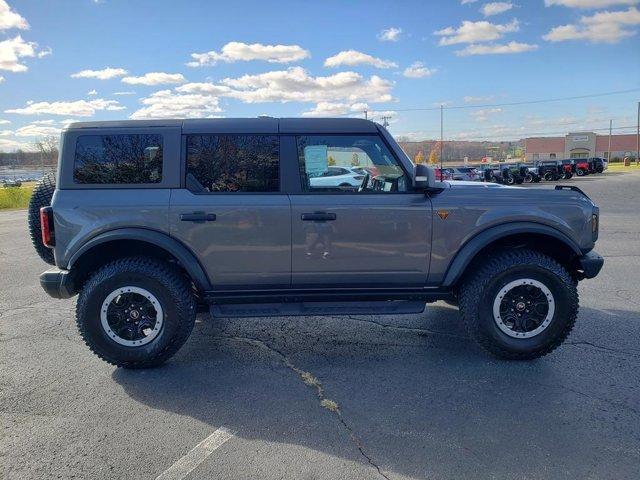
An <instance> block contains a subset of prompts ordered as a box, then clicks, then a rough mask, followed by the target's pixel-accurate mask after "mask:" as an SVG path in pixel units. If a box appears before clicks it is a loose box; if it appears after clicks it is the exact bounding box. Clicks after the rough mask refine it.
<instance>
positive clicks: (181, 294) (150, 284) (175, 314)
mask: <svg viewBox="0 0 640 480" xmlns="http://www.w3.org/2000/svg"><path fill="white" fill-rule="evenodd" d="M123 286H135V287H140V288H144V289H146V290H147V291H149V292H151V293H152V294H153V295H154V296H155V297H156V298H157V299H158V301H159V302H160V305H161V307H162V310H163V325H162V330H161V331H160V333H159V334H158V336H157V337H156V338H154V339H153V340H152V341H151V342H150V343H147V344H146V345H140V346H135V347H130V346H124V345H120V344H118V343H116V342H115V341H114V340H112V339H111V338H109V336H108V335H107V332H106V331H105V330H104V328H103V327H102V324H101V321H100V309H101V306H102V303H103V301H104V300H105V298H107V296H108V295H109V294H110V293H111V292H113V291H114V290H116V289H117V288H119V287H123ZM195 317H196V302H195V299H194V295H193V293H192V289H191V285H190V282H189V281H188V280H187V279H186V278H185V277H184V276H183V275H182V274H181V273H180V271H179V270H178V269H177V268H175V267H174V266H172V265H171V264H169V263H167V262H163V261H160V260H155V259H152V258H147V257H129V258H122V259H118V260H115V261H113V262H110V263H108V264H106V265H104V266H103V267H102V268H100V269H99V270H97V271H96V272H95V273H94V274H93V275H92V276H91V277H90V278H89V280H88V281H87V282H86V283H85V285H84V287H83V288H82V291H81V292H80V295H79V297H78V303H77V305H76V323H77V325H78V330H79V332H80V335H81V336H82V339H83V340H84V342H85V343H86V344H87V345H88V346H89V348H90V349H91V351H92V352H93V353H95V354H96V355H97V356H98V357H100V358H101V359H102V360H104V361H105V362H108V363H110V364H112V365H115V366H117V367H124V368H148V367H155V366H158V365H160V364H161V363H163V362H164V361H165V360H167V359H168V358H170V357H171V356H172V355H174V354H175V353H176V352H177V351H178V349H179V348H180V347H181V346H182V345H183V344H184V342H185V341H186V340H187V338H189V335H190V334H191V330H192V329H193V325H194V323H195Z"/></svg>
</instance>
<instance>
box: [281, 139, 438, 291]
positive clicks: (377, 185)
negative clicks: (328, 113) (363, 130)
mask: <svg viewBox="0 0 640 480" xmlns="http://www.w3.org/2000/svg"><path fill="white" fill-rule="evenodd" d="M296 147H297V154H298V159H299V167H300V177H301V184H302V192H301V193H300V194H293V195H291V222H292V225H291V226H292V286H293V287H294V288H304V287H308V288H317V287H319V286H331V287H337V286H348V287H368V286H373V287H401V286H423V285H425V283H426V281H427V276H428V273H429V255H430V247H431V245H430V244H431V201H430V199H429V197H428V196H426V195H425V194H424V193H414V192H411V186H410V185H411V183H410V177H409V175H408V172H406V171H404V169H403V168H402V166H401V164H400V163H399V162H398V160H397V159H396V158H395V157H394V156H393V155H392V153H391V152H390V150H389V149H388V148H387V146H386V145H385V143H384V142H383V140H382V139H381V138H380V137H379V136H378V135H304V136H298V137H296ZM336 168H340V169H342V170H345V171H347V172H349V173H348V174H347V177H345V174H343V175H341V176H340V178H339V180H338V179H337V180H336V182H335V184H330V183H328V182H327V181H326V180H327V179H328V178H332V177H331V176H330V175H327V173H326V172H327V171H330V170H331V169H336ZM336 178H337V177H336ZM316 179H322V180H321V181H320V180H316Z"/></svg>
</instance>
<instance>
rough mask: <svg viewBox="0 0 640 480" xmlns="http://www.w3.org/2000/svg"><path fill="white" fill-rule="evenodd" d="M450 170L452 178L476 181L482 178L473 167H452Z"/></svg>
mask: <svg viewBox="0 0 640 480" xmlns="http://www.w3.org/2000/svg"><path fill="white" fill-rule="evenodd" d="M450 170H451V172H452V180H465V181H469V182H477V181H480V180H481V179H482V175H481V174H480V172H479V171H478V169H477V168H475V167H454V168H451V169H450Z"/></svg>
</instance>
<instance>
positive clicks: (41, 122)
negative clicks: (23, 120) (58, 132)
mask: <svg viewBox="0 0 640 480" xmlns="http://www.w3.org/2000/svg"><path fill="white" fill-rule="evenodd" d="M31 123H32V124H34V125H53V124H55V123H56V121H55V120H52V119H50V120H34V121H33V122H31Z"/></svg>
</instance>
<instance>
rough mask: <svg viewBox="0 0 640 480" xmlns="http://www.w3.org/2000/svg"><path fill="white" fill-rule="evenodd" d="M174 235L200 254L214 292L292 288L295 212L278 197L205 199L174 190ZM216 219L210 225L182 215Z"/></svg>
mask: <svg viewBox="0 0 640 480" xmlns="http://www.w3.org/2000/svg"><path fill="white" fill-rule="evenodd" d="M169 212H170V213H169V223H170V232H171V235H172V236H173V237H174V238H176V239H177V240H179V241H180V242H182V243H183V244H184V245H186V246H187V247H188V248H189V249H190V250H192V251H193V252H196V253H197V255H198V257H199V260H200V262H201V263H202V265H203V266H204V268H205V269H206V271H207V272H208V274H209V278H210V279H211V282H212V283H213V285H215V287H216V288H225V289H226V288H238V287H242V286H273V287H289V285H290V284H291V207H290V204H289V197H288V196H287V195H279V194H273V195H272V194H255V195H253V194H233V193H231V194H224V193H220V194H202V195H195V194H193V193H191V192H190V191H188V190H186V189H177V190H174V191H173V192H172V194H171V207H170V210H169ZM193 212H205V213H213V214H215V215H216V220H215V221H211V222H202V223H199V222H185V221H182V220H180V215H181V214H184V213H193Z"/></svg>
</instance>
